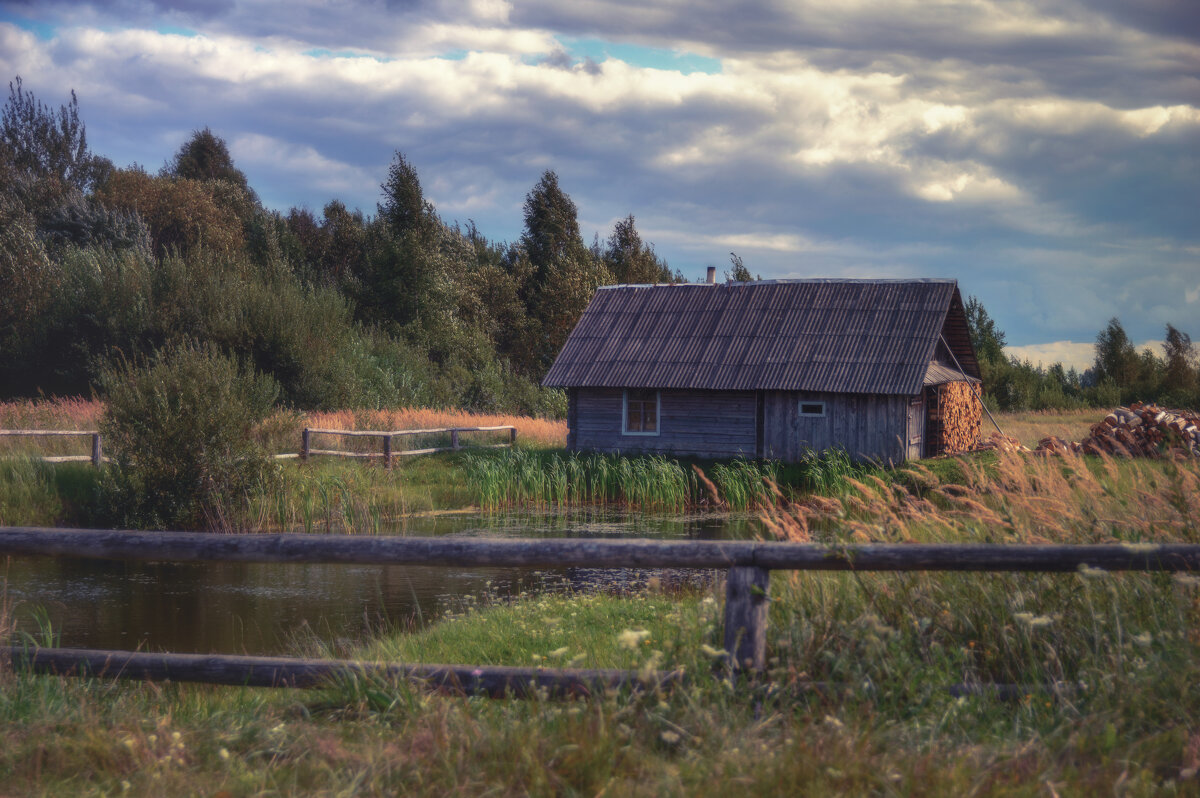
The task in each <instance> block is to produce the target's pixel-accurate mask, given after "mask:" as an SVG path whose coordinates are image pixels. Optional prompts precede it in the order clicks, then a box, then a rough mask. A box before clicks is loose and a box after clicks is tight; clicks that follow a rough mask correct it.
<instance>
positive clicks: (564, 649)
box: [546, 646, 571, 659]
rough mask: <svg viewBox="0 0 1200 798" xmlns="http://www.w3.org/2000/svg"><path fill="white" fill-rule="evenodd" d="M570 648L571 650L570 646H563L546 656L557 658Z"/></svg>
mask: <svg viewBox="0 0 1200 798" xmlns="http://www.w3.org/2000/svg"><path fill="white" fill-rule="evenodd" d="M570 650H571V648H570V646H563V647H562V648H556V649H554V650H553V651H551V652H550V653H549V654H547V655H546V656H548V657H551V658H553V659H558V658H559V657H561V656H562V655H563V654H566V653H567V652H568V651H570Z"/></svg>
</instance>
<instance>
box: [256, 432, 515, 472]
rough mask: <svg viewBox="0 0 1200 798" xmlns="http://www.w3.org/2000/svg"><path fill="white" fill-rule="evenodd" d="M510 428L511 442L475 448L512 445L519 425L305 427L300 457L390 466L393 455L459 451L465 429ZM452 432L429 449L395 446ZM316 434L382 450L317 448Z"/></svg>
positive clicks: (407, 455)
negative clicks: (364, 441)
mask: <svg viewBox="0 0 1200 798" xmlns="http://www.w3.org/2000/svg"><path fill="white" fill-rule="evenodd" d="M501 430H508V433H509V438H508V443H502V444H494V445H491V446H486V445H485V446H477V447H475V448H481V449H482V448H497V447H505V446H512V445H513V444H515V443H516V442H517V428H516V427H513V426H510V425H507V424H505V425H501V426H496V427H436V428H433V429H398V430H391V431H381V430H344V429H313V428H310V427H305V428H304V432H303V433H302V434H301V439H300V454H299V457H300V459H301V460H307V459H308V458H309V457H311V456H312V455H317V454H323V455H333V456H335V457H382V458H383V464H384V465H385V466H386V467H388V468H391V467H392V458H393V457H409V456H412V455H417V454H432V453H433V452H451V451H458V450H459V449H461V448H462V446H461V443H460V440H459V435H460V434H461V433H463V432H499V431H501ZM447 432H449V433H450V445H449V446H441V447H433V448H426V449H401V450H398V451H397V450H396V449H395V440H396V438H403V437H407V436H412V435H437V434H443V435H444V434H445V433H447ZM313 435H338V436H341V437H344V438H379V439H380V441H381V449H380V451H379V452H346V451H339V450H336V449H314V448H312V436H313ZM276 456H277V457H289V456H293V455H276Z"/></svg>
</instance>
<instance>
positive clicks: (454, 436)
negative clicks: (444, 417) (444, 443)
mask: <svg viewBox="0 0 1200 798" xmlns="http://www.w3.org/2000/svg"><path fill="white" fill-rule="evenodd" d="M450 448H451V449H457V448H458V430H456V429H452V430H450Z"/></svg>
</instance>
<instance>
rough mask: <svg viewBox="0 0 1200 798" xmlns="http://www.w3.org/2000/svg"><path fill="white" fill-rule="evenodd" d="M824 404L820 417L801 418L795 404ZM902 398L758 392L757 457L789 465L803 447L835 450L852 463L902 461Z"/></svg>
mask: <svg viewBox="0 0 1200 798" xmlns="http://www.w3.org/2000/svg"><path fill="white" fill-rule="evenodd" d="M801 401H805V402H824V403H825V415H824V416H801V415H800V402H801ZM909 401H910V397H907V396H882V395H878V394H845V393H807V392H805V393H800V392H796V391H764V392H763V402H762V408H763V447H762V449H763V451H762V456H763V457H767V458H773V459H779V460H784V461H795V460H798V459H800V457H801V456H803V454H804V452H805V451H807V450H808V449H815V450H817V451H822V450H824V449H830V448H833V447H834V446H841V447H842V448H844V449H845V450H846V451H847V452H849V453H850V456H851V457H853V458H855V459H858V460H866V459H873V460H879V461H881V462H884V463H889V462H891V463H899V462H902V461H903V460H904V455H905V445H904V441H905V440H906V437H907V421H908V416H907V414H908V403H909Z"/></svg>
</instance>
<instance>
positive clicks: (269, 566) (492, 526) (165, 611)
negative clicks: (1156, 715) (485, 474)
mask: <svg viewBox="0 0 1200 798" xmlns="http://www.w3.org/2000/svg"><path fill="white" fill-rule="evenodd" d="M754 527H755V522H754V521H753V520H752V519H750V518H748V517H731V516H728V515H712V514H708V515H691V516H673V517H661V516H651V515H640V514H627V515H613V514H591V515H582V514H571V515H567V516H560V515H549V514H546V515H479V514H441V515H429V516H418V517H414V518H408V519H405V522H404V527H403V530H396V531H397V532H398V533H399V532H401V531H402V533H403V534H406V535H460V536H474V537H483V536H488V537H630V538H660V539H697V540H700V539H718V538H738V537H745V536H747V535H748V534H751V533H752V531H753V529H754ZM648 575H649V574H648V573H647V572H626V571H595V570H590V569H579V568H573V569H561V570H550V571H546V570H533V569H527V568H478V567H473V568H442V567H423V566H386V565H378V566H370V565H324V564H278V563H142V562H125V561H119V560H86V559H78V558H62V557H20V558H17V557H14V558H11V559H9V560H8V561H7V563H6V565H5V570H4V571H3V572H0V577H2V579H3V583H4V589H5V596H6V599H7V601H8V603H9V605H10V606H11V607H12V610H13V615H14V617H15V619H16V622H17V628H18V630H19V631H21V632H24V633H27V634H30V635H33V636H34V639H35V640H37V641H38V642H39V643H41V644H43V645H44V644H45V643H44V642H43V640H42V638H43V637H44V635H45V634H46V633H47V631H48V632H50V633H52V634H53V635H54V636H55V641H56V642H55V644H56V645H60V646H65V647H78V648H103V649H123V650H134V649H141V650H145V651H175V652H181V653H226V654H234V653H236V654H242V653H245V654H288V653H294V652H295V650H296V646H297V641H298V640H304V639H309V640H311V639H312V638H313V637H314V636H315V637H316V638H317V639H319V640H321V641H323V642H325V643H328V644H331V645H333V646H334V647H335V648H342V647H343V644H346V643H350V642H353V641H355V640H359V639H362V638H363V637H364V636H366V635H368V634H370V633H371V632H372V631H373V630H378V629H380V628H383V627H389V628H394V627H406V626H420V625H423V624H425V623H428V622H429V621H430V620H432V619H433V618H436V617H437V616H438V615H439V614H440V613H442V612H445V611H446V610H447V609H448V608H453V607H455V606H459V605H461V604H462V602H464V601H466V600H467V597H475V598H484V597H497V598H504V597H506V596H512V595H515V594H517V593H519V592H522V591H542V590H550V589H562V588H563V587H564V586H565V587H568V588H570V589H578V590H598V589H605V590H621V589H632V588H635V587H636V586H637V585H638V584H641V583H643V582H644V580H645V579H646V578H647V577H648ZM658 575H659V576H660V577H661V576H662V574H658ZM666 576H667V577H668V578H673V579H677V580H684V581H686V580H694V579H704V578H710V577H711V575H704V574H701V575H696V574H690V573H680V574H667V575H666Z"/></svg>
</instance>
